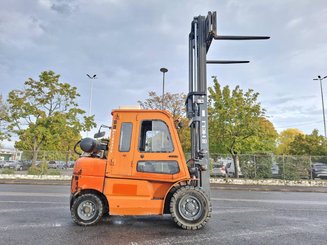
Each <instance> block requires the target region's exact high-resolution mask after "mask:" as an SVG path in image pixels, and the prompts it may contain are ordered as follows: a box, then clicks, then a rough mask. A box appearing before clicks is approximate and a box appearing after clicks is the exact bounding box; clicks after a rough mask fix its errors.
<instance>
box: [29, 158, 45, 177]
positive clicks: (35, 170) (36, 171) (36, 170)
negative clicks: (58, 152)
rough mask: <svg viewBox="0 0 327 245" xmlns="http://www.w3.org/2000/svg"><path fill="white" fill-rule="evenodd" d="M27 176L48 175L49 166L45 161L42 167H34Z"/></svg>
mask: <svg viewBox="0 0 327 245" xmlns="http://www.w3.org/2000/svg"><path fill="white" fill-rule="evenodd" d="M27 174H29V175H46V174H48V164H47V163H46V162H45V161H43V162H41V164H40V165H38V166H35V165H32V166H31V167H30V168H29V169H28V170H27Z"/></svg>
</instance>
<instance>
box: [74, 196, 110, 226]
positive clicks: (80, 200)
mask: <svg viewBox="0 0 327 245" xmlns="http://www.w3.org/2000/svg"><path fill="white" fill-rule="evenodd" d="M70 212H71V216H72V219H73V221H74V222H75V223H76V224H78V225H83V226H87V225H94V224H96V223H98V222H99V221H100V220H101V218H102V216H103V212H104V205H103V202H102V201H101V199H100V198H99V197H98V196H97V195H96V194H93V193H86V194H82V195H80V196H79V197H77V198H76V199H75V200H74V201H73V205H72V207H71V209H70Z"/></svg>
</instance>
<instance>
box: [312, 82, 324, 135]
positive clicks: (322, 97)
mask: <svg viewBox="0 0 327 245" xmlns="http://www.w3.org/2000/svg"><path fill="white" fill-rule="evenodd" d="M325 78H327V76H324V77H323V78H321V76H318V78H314V79H313V80H319V81H320V92H321V103H322V116H323V119H324V131H325V138H327V135H326V119H325V103H324V94H323V91H322V82H321V81H322V80H324V79H325Z"/></svg>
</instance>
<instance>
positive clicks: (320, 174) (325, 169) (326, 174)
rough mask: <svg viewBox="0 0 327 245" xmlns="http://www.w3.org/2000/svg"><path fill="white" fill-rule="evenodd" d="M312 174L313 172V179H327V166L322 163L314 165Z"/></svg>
mask: <svg viewBox="0 0 327 245" xmlns="http://www.w3.org/2000/svg"><path fill="white" fill-rule="evenodd" d="M311 172H312V178H313V179H315V178H320V179H327V164H326V163H320V162H316V163H313V164H312V165H311ZM310 175H311V173H310ZM310 177H311V176H310Z"/></svg>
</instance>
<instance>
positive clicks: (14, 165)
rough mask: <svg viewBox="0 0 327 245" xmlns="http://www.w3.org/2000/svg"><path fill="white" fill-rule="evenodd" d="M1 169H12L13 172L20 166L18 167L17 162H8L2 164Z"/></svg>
mask: <svg viewBox="0 0 327 245" xmlns="http://www.w3.org/2000/svg"><path fill="white" fill-rule="evenodd" d="M3 167H4V168H9V169H14V170H19V168H20V165H19V163H18V161H14V160H9V161H6V162H5V163H4V164H3Z"/></svg>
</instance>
